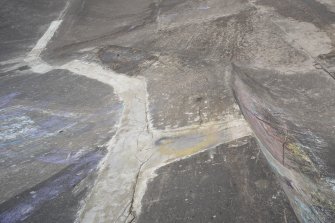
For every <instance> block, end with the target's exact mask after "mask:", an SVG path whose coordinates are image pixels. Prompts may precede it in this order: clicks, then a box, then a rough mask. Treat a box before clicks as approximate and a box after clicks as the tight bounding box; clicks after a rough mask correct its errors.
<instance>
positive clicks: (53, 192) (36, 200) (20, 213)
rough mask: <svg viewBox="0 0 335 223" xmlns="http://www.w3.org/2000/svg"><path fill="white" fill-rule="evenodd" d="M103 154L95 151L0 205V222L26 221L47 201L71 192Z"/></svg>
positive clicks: (95, 165)
mask: <svg viewBox="0 0 335 223" xmlns="http://www.w3.org/2000/svg"><path fill="white" fill-rule="evenodd" d="M103 156H104V152H102V151H100V150H95V151H92V152H89V153H86V154H85V155H83V156H82V157H81V158H80V159H77V160H75V162H74V163H72V164H71V165H70V166H69V167H67V168H66V169H64V170H63V171H61V172H60V173H58V174H56V175H55V176H53V177H52V178H51V179H49V180H47V181H46V182H43V183H41V184H40V185H37V186H36V187H34V188H32V189H31V190H29V191H25V192H23V193H22V194H21V195H19V196H16V197H14V198H12V199H11V200H9V201H7V202H5V203H3V204H1V205H0V222H3V223H14V222H19V221H23V220H25V219H27V218H28V217H29V216H31V215H32V214H33V213H34V211H36V210H38V209H39V208H41V207H42V206H43V204H44V203H45V202H47V201H50V200H52V199H55V198H57V197H58V196H60V195H61V194H62V193H64V192H66V191H71V190H72V189H73V187H74V186H76V185H77V184H78V183H79V182H80V181H81V180H83V179H84V178H85V177H86V176H88V175H89V174H90V173H91V172H93V171H94V170H95V169H96V167H97V164H98V162H99V161H100V160H101V158H102V157H103Z"/></svg>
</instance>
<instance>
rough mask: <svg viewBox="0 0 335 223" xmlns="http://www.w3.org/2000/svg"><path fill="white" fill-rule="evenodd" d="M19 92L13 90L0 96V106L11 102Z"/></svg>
mask: <svg viewBox="0 0 335 223" xmlns="http://www.w3.org/2000/svg"><path fill="white" fill-rule="evenodd" d="M20 94H21V93H19V92H14V93H10V94H7V95H5V96H2V97H0V108H2V107H3V106H5V105H6V104H8V103H9V102H11V101H12V100H13V99H14V98H15V97H16V96H18V95H20Z"/></svg>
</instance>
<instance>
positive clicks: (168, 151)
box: [159, 132, 218, 158]
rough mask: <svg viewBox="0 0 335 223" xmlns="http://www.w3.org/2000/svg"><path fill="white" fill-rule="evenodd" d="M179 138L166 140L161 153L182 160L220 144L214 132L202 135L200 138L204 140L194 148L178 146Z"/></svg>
mask: <svg viewBox="0 0 335 223" xmlns="http://www.w3.org/2000/svg"><path fill="white" fill-rule="evenodd" d="M178 138H180V137H178ZM178 138H176V139H175V140H174V139H173V138H172V139H168V140H166V141H165V142H164V144H163V145H161V146H160V148H159V151H160V152H161V153H162V154H164V155H169V156H173V157H175V158H180V157H184V156H189V155H192V154H195V153H197V152H199V151H201V150H204V149H206V148H208V147H209V146H212V145H214V144H216V143H217V142H218V135H217V134H215V133H213V132H210V133H209V134H207V135H206V134H204V135H203V136H201V135H200V136H199V138H202V140H201V141H200V142H198V143H196V142H195V144H194V145H192V146H186V145H185V147H184V148H183V147H182V145H181V144H182V142H181V144H178ZM174 145H175V147H176V146H178V148H175V147H174Z"/></svg>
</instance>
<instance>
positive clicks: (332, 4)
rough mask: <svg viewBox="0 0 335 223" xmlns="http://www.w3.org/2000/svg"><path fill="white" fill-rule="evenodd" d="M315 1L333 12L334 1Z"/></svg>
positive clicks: (334, 9) (334, 10) (334, 8)
mask: <svg viewBox="0 0 335 223" xmlns="http://www.w3.org/2000/svg"><path fill="white" fill-rule="evenodd" d="M316 1H318V2H320V3H321V4H324V5H326V6H327V8H328V9H329V10H330V11H332V12H335V1H334V0H316Z"/></svg>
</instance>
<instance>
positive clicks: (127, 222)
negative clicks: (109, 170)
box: [125, 153, 153, 223]
mask: <svg viewBox="0 0 335 223" xmlns="http://www.w3.org/2000/svg"><path fill="white" fill-rule="evenodd" d="M152 156H153V153H152V154H151V155H150V157H149V158H148V159H147V160H145V161H144V162H142V163H141V164H140V167H139V168H138V171H137V174H136V177H135V182H134V186H133V191H132V196H131V200H130V207H129V209H128V215H127V217H126V220H125V223H133V222H134V221H135V219H136V213H135V211H134V202H135V194H136V188H137V184H138V180H139V178H140V174H141V170H142V167H143V166H144V165H145V164H146V163H147V162H148V161H149V160H150V159H151V157H152ZM130 217H131V219H130V220H128V219H129V218H130Z"/></svg>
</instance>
